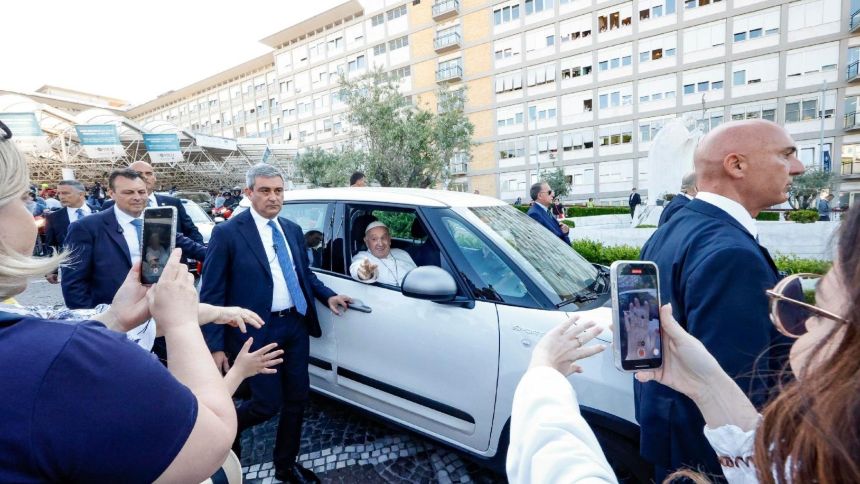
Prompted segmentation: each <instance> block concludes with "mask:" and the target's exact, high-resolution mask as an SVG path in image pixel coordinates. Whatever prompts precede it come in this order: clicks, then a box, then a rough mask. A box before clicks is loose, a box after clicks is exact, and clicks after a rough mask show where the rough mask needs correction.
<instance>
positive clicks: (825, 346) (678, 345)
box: [507, 207, 860, 484]
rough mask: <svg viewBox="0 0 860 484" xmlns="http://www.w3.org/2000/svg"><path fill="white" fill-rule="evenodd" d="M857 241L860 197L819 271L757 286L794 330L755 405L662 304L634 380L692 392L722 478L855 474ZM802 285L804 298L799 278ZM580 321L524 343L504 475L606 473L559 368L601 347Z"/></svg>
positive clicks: (857, 478) (859, 328) (834, 482)
mask: <svg viewBox="0 0 860 484" xmlns="http://www.w3.org/2000/svg"><path fill="white" fill-rule="evenodd" d="M858 244H860V207H854V208H852V209H851V210H850V211H849V212H848V214H847V215H846V217H845V220H844V222H843V225H842V227H841V228H840V234H839V243H838V245H837V246H838V253H837V256H836V260H835V262H834V264H833V267H832V268H831V269H830V270H829V271H828V272H827V274H826V275H825V276H824V277H823V278H821V277H820V276H817V275H813V274H796V275H793V276H789V277H787V278H785V279H783V280H782V281H780V282H779V283H778V284H777V285H776V286H775V287H774V288H773V289H771V290H769V291H768V292H767V296H768V298H769V300H770V304H769V306H770V310H769V312H770V318H771V322H772V325H773V326H774V327H775V328H776V330H778V331H779V332H780V333H782V334H784V335H785V336H786V337H788V338H791V339H793V341H794V342H793V344H792V345H791V348H790V351H789V361H790V367H791V372H792V373H793V375H794V377H795V378H794V379H785V380H784V381H786V382H787V383H785V384H784V385H782V386H781V387H780V388H779V389H780V392H779V395H778V396H776V397H775V398H774V399H772V400H771V401H769V402H768V404H767V405H766V406H765V407H764V409H763V411H762V412H761V414H759V412H758V411H757V410H756V406H755V405H754V404H753V402H752V401H751V400H750V399H749V398H748V397H747V395H745V390H744V389H743V388H742V387H740V386H738V384H737V383H736V381H735V379H734V378H733V377H732V376H731V375H729V374H728V373H726V372H725V370H724V369H723V368H722V367H721V365H720V362H719V361H718V360H717V358H715V357H714V356H713V355H712V354H711V353H710V352H708V350H707V348H706V347H705V345H703V344H702V342H701V341H699V340H698V339H696V338H695V337H693V336H692V335H690V334H689V333H688V332H687V331H685V330H684V328H683V327H682V326H681V324H679V323H678V322H677V321H676V320H675V318H674V317H673V315H672V311H673V308H672V307H671V306H670V305H665V306H663V308H661V311H660V319H661V322H662V327H663V337H664V346H663V349H664V352H663V366H662V368H660V369H657V370H652V371H640V372H638V373H636V375H635V376H636V379H637V380H638V381H641V382H652V383H650V384H660V385H666V386H669V387H671V388H673V389H674V390H675V391H677V392H680V393H681V394H683V395H685V397H686V398H689V399H690V401H691V402H693V404H694V405H695V406H696V407H697V408H698V410H699V411H700V412H701V413H702V415H703V416H704V422H705V424H704V425H703V426H702V427H698V428H697V429H696V430H697V431H699V432H703V434H704V437H705V438H706V439H707V441H708V442H709V444H710V446H711V447H712V448H713V450H714V451H715V452H716V454H717V456H718V462H719V464H720V466H721V467H722V472H723V474H724V475H725V478H726V480H727V481H728V482H729V483H730V484H735V483H738V484H755V483H757V482H779V483H792V482H795V483H805V482H818V483H820V484H840V483H844V482H860V467H858V465H857V462H856V456H857V455H860V392H858V391H857V382H860V361H858V359H857V357H856V351H855V349H856V348H857V346H858V345H860V251H857V250H856V247H857V246H858ZM813 286H814V287H815V293H814V297H812V298H811V297H810V295H809V294H808V289H807V288H809V287H813ZM714 311H715V312H719V309H717V308H714ZM586 328H587V325H583V324H578V322H574V323H573V324H571V323H570V322H566V323H563V324H562V325H559V326H558V327H556V328H554V329H552V330H550V331H549V332H548V333H547V334H546V335H545V336H544V337H543V338H542V339H541V340H540V342H539V343H538V344H537V345H536V346H535V349H534V352H533V353H532V359H531V364H530V366H529V370H528V371H527V372H526V374H525V375H524V376H523V378H522V380H521V381H520V383H519V385H518V386H517V390H516V392H515V394H514V404H513V412H512V415H511V441H510V448H509V451H508V460H507V471H508V478H509V479H510V482H512V483H520V482H579V481H580V480H582V479H586V478H591V479H593V480H596V481H600V480H602V481H604V482H616V478H615V476H614V475H613V474H612V472H611V469H609V467H608V465H607V462H606V459H605V457H604V456H603V453H602V452H601V451H600V447H599V446H598V445H597V442H596V440H595V439H594V434H593V432H592V431H591V429H590V428H589V427H588V424H587V423H586V422H585V420H583V418H582V415H581V414H580V411H579V406H578V404H577V400H576V392H575V391H574V389H573V388H572V387H571V385H570V383H569V382H568V381H567V380H566V379H565V378H564V376H566V375H568V374H570V373H573V372H576V371H577V370H578V368H579V367H578V365H576V363H575V362H576V361H577V360H580V359H582V358H586V357H588V356H590V355H592V354H595V353H599V352H600V351H602V350H603V346H601V345H588V346H585V345H587V343H588V341H589V340H590V338H591V335H589V334H588V331H589V330H588V329H586ZM785 371H787V369H786V370H785ZM655 382H656V383H655ZM702 429H703V430H702ZM685 474H687V475H689V472H686V473H685ZM671 477H676V476H671ZM694 477H695V478H696V481H695V482H708V481H707V478H705V476H702V475H695V476H694ZM657 482H661V481H659V480H658V481H657ZM672 482H677V481H672Z"/></svg>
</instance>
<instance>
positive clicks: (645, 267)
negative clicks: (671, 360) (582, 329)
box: [609, 260, 663, 372]
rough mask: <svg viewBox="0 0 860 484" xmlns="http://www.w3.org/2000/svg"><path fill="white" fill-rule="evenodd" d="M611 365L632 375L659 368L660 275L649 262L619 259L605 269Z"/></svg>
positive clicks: (660, 335)
mask: <svg viewBox="0 0 860 484" xmlns="http://www.w3.org/2000/svg"><path fill="white" fill-rule="evenodd" d="M609 283H610V291H611V293H612V321H613V323H614V324H613V326H614V328H615V335H614V337H613V338H612V353H613V356H614V357H615V366H616V368H618V369H619V370H621V371H627V372H634V371H639V370H649V369H653V368H660V367H661V366H663V329H662V327H661V326H660V274H659V272H658V270H657V265H656V264H654V263H653V262H646V261H633V260H620V261H615V262H613V263H612V266H610V268H609Z"/></svg>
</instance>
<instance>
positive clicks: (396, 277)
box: [349, 221, 416, 287]
mask: <svg viewBox="0 0 860 484" xmlns="http://www.w3.org/2000/svg"><path fill="white" fill-rule="evenodd" d="M364 243H365V245H367V249H368V250H363V251H361V252H359V253H358V254H356V255H355V257H353V260H352V264H350V266H349V274H350V275H351V276H352V278H353V279H355V280H356V281H359V282H363V283H365V284H372V283H374V282H381V283H382V284H389V285H391V286H398V287H399V286H400V283H401V282H402V281H403V278H404V277H405V276H406V274H407V273H408V272H409V271H411V270H412V269H415V267H416V266H415V262H413V261H412V257H411V256H410V255H409V253H408V252H406V251H405V250H401V249H392V248H391V233H390V232H389V230H388V227H387V226H386V225H385V224H384V223H382V222H378V221H377V222H371V223H370V224H368V225H367V228H366V229H364Z"/></svg>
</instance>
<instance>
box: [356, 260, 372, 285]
mask: <svg viewBox="0 0 860 484" xmlns="http://www.w3.org/2000/svg"><path fill="white" fill-rule="evenodd" d="M376 267H377V266H376V264H372V263H371V262H370V259H364V260H363V261H361V264H360V265H359V266H358V278H359V279H361V280H363V281H365V280H367V279H370V278H371V277H373V275H374V274H375V273H376Z"/></svg>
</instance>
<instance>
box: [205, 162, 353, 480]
mask: <svg viewBox="0 0 860 484" xmlns="http://www.w3.org/2000/svg"><path fill="white" fill-rule="evenodd" d="M245 178H246V184H247V188H246V189H245V194H246V196H247V197H248V200H249V201H250V202H251V208H250V209H249V210H246V211H244V212H242V213H240V214H239V215H235V216H233V217H231V218H230V220H228V221H227V222H226V223H223V224H220V225H218V226H216V227H215V230H214V231H213V232H212V237H211V239H210V240H209V254H208V257H207V258H206V262H205V264H204V266H203V281H202V283H201V292H200V300H201V301H202V302H207V303H213V302H215V301H220V302H221V303H228V302H229V304H230V305H235V306H241V307H243V308H245V309H250V310H252V311H254V312H255V313H257V314H259V315H260V316H261V317H262V318H263V319H264V320H265V321H266V325H265V326H264V327H263V328H261V329H259V330H253V329H249V330H248V333H241V332H239V331H233V330H232V329H227V330H224V328H204V334H205V335H206V341H207V344H208V345H209V349H210V350H211V351H212V357H213V359H214V360H215V364H216V365H217V366H218V367H219V368H220V369H221V370H222V371H225V372H226V370H227V369H229V363H228V358H229V357H235V356H236V354H238V353H239V350H240V349H241V347H242V345H243V344H244V343H245V341H246V340H247V339H248V338H249V337H253V338H254V343H253V345H252V346H251V349H252V351H254V350H256V349H258V348H260V347H262V346H264V345H266V344H268V343H278V345H279V346H280V347H281V348H282V349H283V350H284V354H283V356H282V358H283V360H284V362H283V363H282V364H280V365H278V366H277V370H278V372H277V373H276V374H259V375H256V376H253V377H251V378H249V379H248V380H247V382H248V386H249V388H250V393H251V397H250V400H246V401H244V402H243V403H242V404H241V405H239V407H238V409H237V416H238V422H239V429H238V433H237V435H236V443H235V444H234V450H235V451H237V453H239V452H241V448H240V445H239V441H240V438H241V434H242V431H243V430H245V429H247V428H249V427H253V426H254V425H257V424H259V423H262V422H265V421H266V420H269V419H270V418H272V417H273V416H275V415H276V414H277V413H278V411H279V410H280V412H281V415H280V419H279V421H278V430H277V434H276V437H275V448H274V459H273V460H274V465H275V477H277V478H278V479H279V480H282V481H286V482H319V480H318V479H317V478H316V476H315V475H314V473H313V472H311V471H310V470H309V469H305V468H304V467H302V466H301V465H299V464H298V463H297V462H296V456H297V455H298V452H299V445H300V443H301V432H302V418H303V413H304V408H305V406H306V404H307V400H308V394H309V390H310V381H309V376H308V361H309V346H310V344H309V341H308V336H314V337H319V336H320V335H321V334H322V331H321V329H320V324H319V321H318V319H317V312H316V307H315V305H314V299H316V300H317V301H320V302H321V303H323V304H324V305H326V306H328V308H329V309H330V310H331V311H332V312H333V313H335V314H340V309H339V308H341V307H342V308H346V307H348V303H349V302H351V301H352V300H351V299H350V298H349V297H348V296H342V295H337V294H335V293H334V292H333V291H332V290H331V289H329V288H328V287H326V286H325V285H324V284H323V283H322V282H321V281H320V280H319V279H317V277H316V275H314V273H313V272H312V271H311V267H310V261H309V260H308V253H307V243H306V241H305V235H304V234H303V233H302V229H301V227H299V226H298V225H297V224H295V223H293V222H291V221H289V220H287V219H285V218H282V217H279V216H278V215H279V213H280V210H281V207H282V205H283V201H284V180H283V177H282V175H281V173H280V172H279V171H278V170H277V169H275V168H274V167H272V166H270V165H267V164H262V163H261V164H258V165H255V166H253V167H251V169H250V170H249V171H248V173H247V174H246V177H245ZM210 326H211V325H210ZM228 355H229V356H228Z"/></svg>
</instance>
